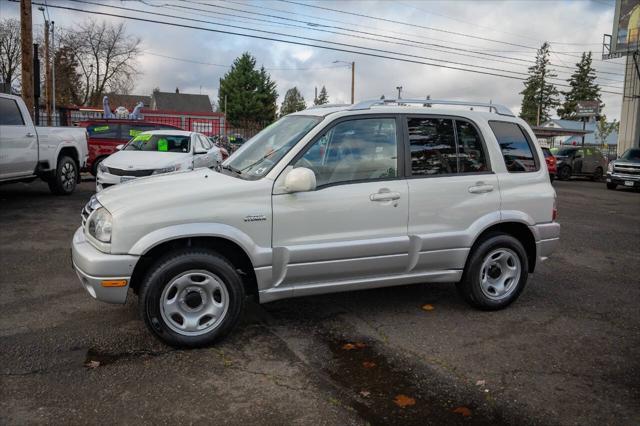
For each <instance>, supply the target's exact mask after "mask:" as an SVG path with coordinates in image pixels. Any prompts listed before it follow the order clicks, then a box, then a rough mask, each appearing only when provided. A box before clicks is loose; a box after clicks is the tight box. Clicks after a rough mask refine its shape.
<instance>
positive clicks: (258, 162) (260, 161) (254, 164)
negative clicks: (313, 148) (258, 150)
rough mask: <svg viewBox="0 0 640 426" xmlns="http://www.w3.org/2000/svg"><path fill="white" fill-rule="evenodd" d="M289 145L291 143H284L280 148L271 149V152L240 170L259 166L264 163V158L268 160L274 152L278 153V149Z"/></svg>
mask: <svg viewBox="0 0 640 426" xmlns="http://www.w3.org/2000/svg"><path fill="white" fill-rule="evenodd" d="M287 146H289V144H284V145H282V146H281V147H280V148H278V149H276V150H275V151H271V152H270V153H268V154H266V155H265V156H264V157H262V158H260V159H259V160H258V161H256V162H255V163H251V164H249V165H248V166H247V167H244V168H243V169H241V170H240V172H244V171H245V170H247V169H250V168H252V167H254V166H257V165H258V164H260V163H262V162H263V161H264V160H266V159H267V158H268V157H271V156H272V155H273V154H275V153H277V152H278V151H280V150H282V149H283V148H285V147H287Z"/></svg>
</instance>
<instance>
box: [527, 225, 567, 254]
mask: <svg viewBox="0 0 640 426" xmlns="http://www.w3.org/2000/svg"><path fill="white" fill-rule="evenodd" d="M530 228H531V231H532V232H533V235H534V237H535V239H536V257H537V259H536V260H537V261H538V262H544V261H545V260H547V259H548V258H549V256H550V255H551V253H553V252H554V250H555V249H556V247H557V246H558V244H559V243H560V224H559V223H557V222H551V223H542V224H539V225H534V226H531V227H530Z"/></svg>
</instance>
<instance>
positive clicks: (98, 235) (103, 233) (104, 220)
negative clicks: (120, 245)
mask: <svg viewBox="0 0 640 426" xmlns="http://www.w3.org/2000/svg"><path fill="white" fill-rule="evenodd" d="M87 231H89V235H91V236H92V237H93V238H95V239H96V240H98V241H102V242H103V243H110V242H111V213H109V212H108V211H107V209H105V208H104V207H100V208H99V209H98V210H96V211H94V212H93V213H92V214H91V216H90V217H89V223H88V224H87Z"/></svg>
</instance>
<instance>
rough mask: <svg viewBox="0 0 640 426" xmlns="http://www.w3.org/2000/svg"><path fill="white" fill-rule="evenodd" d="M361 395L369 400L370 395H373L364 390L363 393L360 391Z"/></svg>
mask: <svg viewBox="0 0 640 426" xmlns="http://www.w3.org/2000/svg"><path fill="white" fill-rule="evenodd" d="M360 395H362V396H364V397H365V398H367V397H368V396H369V395H371V392H369V391H366V390H362V391H360Z"/></svg>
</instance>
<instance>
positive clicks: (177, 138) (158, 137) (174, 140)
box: [123, 133, 191, 153]
mask: <svg viewBox="0 0 640 426" xmlns="http://www.w3.org/2000/svg"><path fill="white" fill-rule="evenodd" d="M190 140H191V136H183V135H163V134H151V133H140V134H139V135H138V136H136V137H135V138H133V139H131V141H129V143H128V144H127V145H126V146H125V147H124V148H123V151H157V152H175V153H186V152H189V146H190V145H189V144H190Z"/></svg>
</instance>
